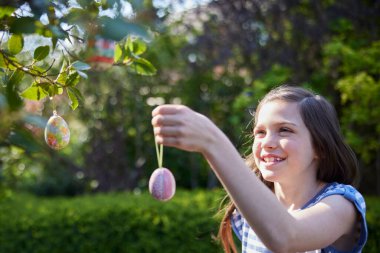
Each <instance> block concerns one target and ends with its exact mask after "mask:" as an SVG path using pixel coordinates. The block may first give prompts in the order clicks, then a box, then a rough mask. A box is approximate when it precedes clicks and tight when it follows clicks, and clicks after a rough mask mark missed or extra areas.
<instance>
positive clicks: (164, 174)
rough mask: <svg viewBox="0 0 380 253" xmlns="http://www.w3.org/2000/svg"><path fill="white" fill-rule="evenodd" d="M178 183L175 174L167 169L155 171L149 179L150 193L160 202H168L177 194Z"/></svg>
mask: <svg viewBox="0 0 380 253" xmlns="http://www.w3.org/2000/svg"><path fill="white" fill-rule="evenodd" d="M175 188H176V183H175V179H174V176H173V174H172V173H171V171H170V170H168V169H166V168H158V169H156V170H154V171H153V173H152V175H151V176H150V179H149V192H150V194H151V195H152V196H153V197H154V198H155V199H157V200H159V201H168V200H170V199H171V198H172V197H173V196H174V194H175Z"/></svg>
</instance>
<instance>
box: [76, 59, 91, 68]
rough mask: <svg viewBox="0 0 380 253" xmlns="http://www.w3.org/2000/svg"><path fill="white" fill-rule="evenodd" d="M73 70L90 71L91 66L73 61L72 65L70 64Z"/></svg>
mask: <svg viewBox="0 0 380 253" xmlns="http://www.w3.org/2000/svg"><path fill="white" fill-rule="evenodd" d="M71 66H73V68H74V69H76V70H89V69H91V66H90V65H88V64H87V63H84V62H81V61H75V62H73V64H71Z"/></svg>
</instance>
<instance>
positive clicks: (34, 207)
mask: <svg viewBox="0 0 380 253" xmlns="http://www.w3.org/2000/svg"><path fill="white" fill-rule="evenodd" d="M221 196H222V194H221V192H220V191H217V192H200V191H199V192H192V193H190V192H184V191H179V192H177V194H176V196H175V197H174V198H173V199H172V200H171V201H169V202H166V203H162V202H158V201H155V200H153V199H152V197H151V196H149V195H148V194H146V193H144V194H141V195H133V194H131V193H114V194H99V195H93V196H81V197H75V198H52V199H48V198H41V197H40V198H37V197H34V196H30V195H16V196H14V197H13V198H11V199H8V200H4V201H3V202H1V204H0V214H1V215H0V252H1V253H3V252H4V253H5V252H6V253H12V252H17V253H22V252H29V253H32V252H38V253H44V252H49V253H55V252H56V253H58V252H65V253H67V252H78V253H79V252H86V253H88V252H92V253H96V252H102V253H107V252H169V253H170V252H186V253H188V252H220V248H219V246H218V244H217V243H216V242H215V240H213V236H214V235H216V233H217V229H218V220H217V218H215V212H216V209H215V208H216V207H218V203H217V201H218V200H217V199H218V198H219V197H221Z"/></svg>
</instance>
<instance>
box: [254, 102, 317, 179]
mask: <svg viewBox="0 0 380 253" xmlns="http://www.w3.org/2000/svg"><path fill="white" fill-rule="evenodd" d="M256 120H257V122H256V126H255V128H254V142H253V147H252V149H253V154H254V159H255V163H256V165H257V167H258V168H259V170H260V172H261V174H262V176H263V178H264V179H265V180H267V181H271V182H286V181H289V180H302V179H303V178H304V177H305V176H306V177H307V176H310V175H311V174H309V173H313V174H312V175H315V173H316V168H317V158H316V154H315V152H314V148H313V146H312V141H311V136H310V132H309V130H308V129H307V128H306V126H305V124H304V122H303V120H302V118H301V115H300V111H299V108H298V104H297V103H293V102H286V101H282V100H274V101H270V102H267V103H265V104H263V105H262V106H261V109H260V111H259V112H258V115H257V119H256Z"/></svg>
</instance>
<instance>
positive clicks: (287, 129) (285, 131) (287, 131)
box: [280, 127, 293, 133]
mask: <svg viewBox="0 0 380 253" xmlns="http://www.w3.org/2000/svg"><path fill="white" fill-rule="evenodd" d="M291 132H293V131H292V130H291V129H290V128H287V127H281V128H280V133H291Z"/></svg>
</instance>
